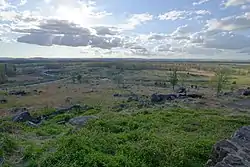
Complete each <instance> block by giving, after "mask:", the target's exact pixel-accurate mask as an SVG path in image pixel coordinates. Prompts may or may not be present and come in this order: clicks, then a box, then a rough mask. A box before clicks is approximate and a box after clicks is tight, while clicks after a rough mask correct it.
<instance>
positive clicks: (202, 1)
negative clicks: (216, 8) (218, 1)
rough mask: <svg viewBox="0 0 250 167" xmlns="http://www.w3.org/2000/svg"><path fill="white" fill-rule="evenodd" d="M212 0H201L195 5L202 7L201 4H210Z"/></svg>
mask: <svg viewBox="0 0 250 167" xmlns="http://www.w3.org/2000/svg"><path fill="white" fill-rule="evenodd" d="M208 1H210V0H200V1H197V2H193V5H194V6H196V5H201V4H204V3H206V2H208Z"/></svg>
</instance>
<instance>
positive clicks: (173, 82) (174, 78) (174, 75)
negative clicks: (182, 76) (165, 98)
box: [169, 68, 179, 90]
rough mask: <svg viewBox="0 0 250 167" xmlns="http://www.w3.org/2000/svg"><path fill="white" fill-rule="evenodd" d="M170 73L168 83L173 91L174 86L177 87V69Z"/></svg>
mask: <svg viewBox="0 0 250 167" xmlns="http://www.w3.org/2000/svg"><path fill="white" fill-rule="evenodd" d="M171 71H172V73H171V75H170V80H169V82H170V83H171V85H172V87H173V90H174V88H175V86H176V85H177V83H178V81H179V80H178V75H177V68H174V69H173V70H171Z"/></svg>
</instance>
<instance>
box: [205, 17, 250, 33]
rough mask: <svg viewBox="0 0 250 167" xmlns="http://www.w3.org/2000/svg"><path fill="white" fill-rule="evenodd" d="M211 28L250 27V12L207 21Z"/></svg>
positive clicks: (234, 28)
mask: <svg viewBox="0 0 250 167" xmlns="http://www.w3.org/2000/svg"><path fill="white" fill-rule="evenodd" d="M206 26H207V27H208V29H209V30H228V31H232V30H239V29H248V28H250V13H245V14H243V15H240V16H229V17H225V18H222V19H220V20H218V19H212V20H208V21H207V25H206Z"/></svg>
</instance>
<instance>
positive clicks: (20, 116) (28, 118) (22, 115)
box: [12, 111, 33, 122]
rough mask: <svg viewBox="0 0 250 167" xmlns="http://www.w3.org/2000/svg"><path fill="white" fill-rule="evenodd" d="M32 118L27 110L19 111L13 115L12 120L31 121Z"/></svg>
mask: <svg viewBox="0 0 250 167" xmlns="http://www.w3.org/2000/svg"><path fill="white" fill-rule="evenodd" d="M32 119H33V118H32V116H31V115H30V113H29V112H28V111H25V112H21V113H19V114H17V115H15V116H14V117H13V119H12V120H13V121H14V122H26V121H31V120H32Z"/></svg>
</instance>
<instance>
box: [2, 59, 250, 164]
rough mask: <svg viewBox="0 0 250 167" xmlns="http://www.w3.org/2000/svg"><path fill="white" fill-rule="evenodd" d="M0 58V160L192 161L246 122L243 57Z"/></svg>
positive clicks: (248, 86)
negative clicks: (197, 59) (230, 60)
mask: <svg viewBox="0 0 250 167" xmlns="http://www.w3.org/2000/svg"><path fill="white" fill-rule="evenodd" d="M6 64H7V65H6ZM1 65H2V71H1V76H0V81H1V85H0V88H1V90H0V94H1V95H0V98H1V99H0V101H1V104H0V116H1V118H0V166H1V165H2V166H4V167H7V166H14V167H21V166H25V167H37V166H39V167H49V166H51V167H52V166H53V167H79V166H86V167H119V166H124V167H125V166H126V167H157V166H159V167H166V166H167V167H202V166H204V165H205V164H206V163H207V161H208V159H209V158H210V157H211V152H212V148H213V145H214V144H215V143H216V142H217V141H220V140H223V139H227V138H230V136H231V135H232V134H233V133H234V132H235V131H236V130H237V129H238V128H240V127H242V126H245V125H250V98H249V97H250V64H242V63H236V62H235V63H225V62H191V61H190V62H167V61H138V60H136V61H131V60H115V61H97V60H96V61H80V60H79V61H27V62H26V61H20V62H18V61H17V62H16V61H15V62H11V61H10V62H4V63H2V64H1Z"/></svg>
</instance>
